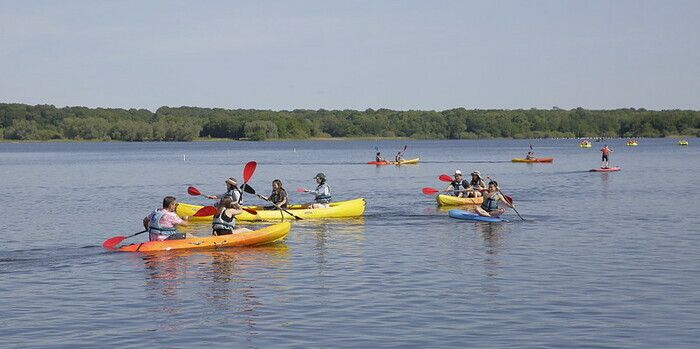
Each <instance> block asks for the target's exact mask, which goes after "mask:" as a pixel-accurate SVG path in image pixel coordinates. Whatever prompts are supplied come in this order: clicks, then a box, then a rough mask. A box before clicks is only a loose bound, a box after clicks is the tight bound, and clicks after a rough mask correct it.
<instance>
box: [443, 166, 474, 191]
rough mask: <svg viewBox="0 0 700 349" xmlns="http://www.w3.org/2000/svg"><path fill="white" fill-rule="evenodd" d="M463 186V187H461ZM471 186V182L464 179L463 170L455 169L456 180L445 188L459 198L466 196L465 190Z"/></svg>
mask: <svg viewBox="0 0 700 349" xmlns="http://www.w3.org/2000/svg"><path fill="white" fill-rule="evenodd" d="M460 188H463V189H460ZM468 188H469V182H467V180H466V179H462V171H461V170H455V174H454V180H453V181H452V182H450V185H448V186H447V189H445V192H446V193H450V194H451V195H452V196H456V197H458V198H461V197H464V196H465V195H466V194H465V191H466V190H467V189H468Z"/></svg>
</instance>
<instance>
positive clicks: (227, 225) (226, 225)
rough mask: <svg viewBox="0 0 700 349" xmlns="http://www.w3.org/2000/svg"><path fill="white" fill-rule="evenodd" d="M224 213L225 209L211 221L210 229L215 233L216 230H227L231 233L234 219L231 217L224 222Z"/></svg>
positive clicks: (234, 224) (234, 223) (234, 222)
mask: <svg viewBox="0 0 700 349" xmlns="http://www.w3.org/2000/svg"><path fill="white" fill-rule="evenodd" d="M224 212H226V209H223V210H221V213H219V214H217V215H214V219H213V220H212V221H211V228H212V229H213V230H214V231H216V230H228V231H233V228H234V227H235V226H236V218H235V217H231V220H230V221H227V220H226V217H225V216H224Z"/></svg>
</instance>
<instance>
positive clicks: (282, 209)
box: [243, 184, 303, 220]
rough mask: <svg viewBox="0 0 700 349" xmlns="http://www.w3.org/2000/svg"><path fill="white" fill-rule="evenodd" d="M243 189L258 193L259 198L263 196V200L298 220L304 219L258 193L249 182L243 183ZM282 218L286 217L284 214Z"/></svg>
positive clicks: (250, 192) (254, 193)
mask: <svg viewBox="0 0 700 349" xmlns="http://www.w3.org/2000/svg"><path fill="white" fill-rule="evenodd" d="M243 191H245V192H246V193H248V194H253V195H256V196H257V197H259V198H261V199H263V200H265V201H267V202H269V203H271V204H272V205H273V206H275V207H277V208H278V209H279V210H280V211H284V212H287V214H289V215H290V216H292V217H294V218H296V219H298V220H302V219H303V218H301V217H299V216H297V215H295V214H294V213H291V212H289V211H287V209H284V208H282V207H281V206H279V205H277V204H276V203H274V202H272V201H270V199H266V198H264V197H263V196H262V195H260V194H258V193H256V192H255V189H253V187H251V186H250V185H248V184H244V185H243ZM282 218H284V216H282Z"/></svg>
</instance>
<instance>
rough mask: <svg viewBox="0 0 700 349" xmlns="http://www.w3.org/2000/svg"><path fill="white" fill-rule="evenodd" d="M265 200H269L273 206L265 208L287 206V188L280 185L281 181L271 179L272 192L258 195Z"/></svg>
mask: <svg viewBox="0 0 700 349" xmlns="http://www.w3.org/2000/svg"><path fill="white" fill-rule="evenodd" d="M260 198H262V199H263V200H265V201H269V202H271V203H272V204H273V206H265V209H266V210H270V209H276V208H280V207H281V208H287V190H285V189H284V188H283V187H282V181H280V180H279V179H275V180H274V181H272V193H271V194H270V196H264V195H260Z"/></svg>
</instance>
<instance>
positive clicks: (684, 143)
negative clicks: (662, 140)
mask: <svg viewBox="0 0 700 349" xmlns="http://www.w3.org/2000/svg"><path fill="white" fill-rule="evenodd" d="M678 145H688V142H678Z"/></svg>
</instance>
